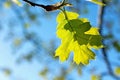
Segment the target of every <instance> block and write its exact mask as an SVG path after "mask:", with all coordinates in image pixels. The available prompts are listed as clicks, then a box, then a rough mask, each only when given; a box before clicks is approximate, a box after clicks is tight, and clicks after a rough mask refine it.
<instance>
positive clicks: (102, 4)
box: [87, 0, 105, 6]
mask: <svg viewBox="0 0 120 80" xmlns="http://www.w3.org/2000/svg"><path fill="white" fill-rule="evenodd" d="M87 1H90V2H92V3H95V4H98V5H100V6H105V4H104V3H102V2H101V1H100V0H87Z"/></svg>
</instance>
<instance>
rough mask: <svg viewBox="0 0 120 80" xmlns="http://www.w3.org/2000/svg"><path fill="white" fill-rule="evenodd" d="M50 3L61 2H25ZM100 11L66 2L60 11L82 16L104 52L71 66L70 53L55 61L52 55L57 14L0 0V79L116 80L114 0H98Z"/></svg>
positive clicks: (119, 10) (119, 42)
mask: <svg viewBox="0 0 120 80" xmlns="http://www.w3.org/2000/svg"><path fill="white" fill-rule="evenodd" d="M30 1H32V2H35V3H39V4H44V5H48V4H54V3H57V2H60V1H61V0H30ZM101 1H102V2H103V3H105V4H106V6H104V7H101V6H99V5H96V4H94V3H91V2H89V1H86V0H68V2H69V3H71V4H73V6H72V7H67V8H66V10H68V11H74V12H77V13H79V14H80V18H88V19H89V21H90V23H91V25H92V26H94V27H98V28H99V29H100V33H101V35H102V36H103V44H104V45H105V48H104V49H101V50H93V51H94V52H95V53H96V59H95V60H91V61H90V63H89V64H88V65H86V66H85V65H82V64H80V65H76V64H75V63H73V61H72V57H73V55H72V54H71V55H70V58H69V59H68V60H67V61H66V62H64V63H61V62H60V61H59V59H58V57H55V56H54V54H55V50H56V48H57V47H58V46H59V45H60V39H58V38H57V36H56V27H57V22H56V16H57V14H58V13H59V12H60V11H59V10H56V11H52V12H46V11H45V10H44V9H42V8H39V7H33V6H30V5H28V4H27V3H25V2H24V1H23V0H0V80H120V26H119V25H120V0H101Z"/></svg>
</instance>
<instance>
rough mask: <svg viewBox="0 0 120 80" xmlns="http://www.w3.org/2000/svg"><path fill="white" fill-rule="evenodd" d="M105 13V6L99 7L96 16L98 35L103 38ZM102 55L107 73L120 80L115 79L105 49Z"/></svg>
mask: <svg viewBox="0 0 120 80" xmlns="http://www.w3.org/2000/svg"><path fill="white" fill-rule="evenodd" d="M101 1H102V2H103V3H104V4H106V2H105V1H104V0H101ZM104 12H105V6H101V7H100V8H99V15H98V27H99V28H100V34H101V35H102V36H104V34H103V25H102V24H103V23H104V19H103V18H104V17H103V16H104V14H105V13H104ZM103 45H104V46H105V43H104V40H103ZM102 54H103V57H104V61H105V63H106V66H107V69H108V72H109V74H110V75H111V76H112V77H113V78H115V79H116V80H120V78H119V77H117V76H116V75H115V74H114V71H113V70H112V65H111V63H110V61H109V59H108V54H107V52H106V48H103V49H102Z"/></svg>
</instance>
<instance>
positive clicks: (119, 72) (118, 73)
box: [115, 67, 120, 76]
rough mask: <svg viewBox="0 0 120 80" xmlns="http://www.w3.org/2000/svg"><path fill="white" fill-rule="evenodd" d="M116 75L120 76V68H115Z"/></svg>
mask: <svg viewBox="0 0 120 80" xmlns="http://www.w3.org/2000/svg"><path fill="white" fill-rule="evenodd" d="M115 74H116V75H117V76H120V67H116V68H115Z"/></svg>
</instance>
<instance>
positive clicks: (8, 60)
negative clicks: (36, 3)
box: [0, 3, 115, 80]
mask: <svg viewBox="0 0 120 80" xmlns="http://www.w3.org/2000/svg"><path fill="white" fill-rule="evenodd" d="M88 4H89V5H90V6H89V11H90V12H89V14H87V15H86V14H82V15H80V17H81V18H88V19H89V21H90V22H91V25H92V26H97V16H98V13H97V11H98V8H99V7H98V5H95V4H91V3H88ZM23 6H24V5H23ZM21 8H22V7H21ZM35 10H37V11H38V10H39V9H38V8H36V7H33V11H35ZM42 10H43V9H42ZM3 11H4V12H2V13H3V14H4V13H5V14H4V15H6V16H5V20H3V21H6V22H8V21H7V18H8V17H11V15H12V16H14V14H13V13H12V12H10V13H9V14H8V13H7V12H8V11H11V9H5V8H4V10H3ZM56 12H57V13H58V11H56ZM56 16H57V14H56V15H52V16H51V18H49V19H44V18H42V20H41V25H40V27H38V30H36V32H37V33H38V34H39V36H40V37H41V38H42V39H43V41H44V42H46V43H47V42H49V41H50V40H51V39H55V40H56V41H57V42H58V43H57V44H60V40H59V39H58V38H57V37H56V26H57V22H56ZM0 17H1V16H0ZM18 26H20V25H18ZM6 27H7V25H4V29H3V30H2V31H0V32H1V34H0V68H4V67H5V68H10V69H12V72H13V73H12V74H11V76H6V75H5V74H4V73H3V72H2V71H1V72H0V80H43V79H42V78H41V77H40V76H38V72H39V71H41V69H42V68H43V67H46V66H47V63H43V64H40V63H39V62H37V61H36V60H33V61H32V62H30V63H29V62H23V63H22V64H16V56H17V55H16V54H13V53H12V49H11V45H12V42H11V41H9V40H8V41H5V35H6V34H7V28H6ZM36 27H37V26H36ZM96 52H97V53H99V54H96V55H97V56H96V60H92V61H91V63H90V64H89V65H88V66H86V68H85V69H84V71H83V73H85V74H86V75H85V76H83V77H79V76H78V74H77V73H76V71H72V73H71V74H70V75H71V76H76V79H74V80H90V74H89V73H88V69H89V68H91V67H93V66H98V67H99V66H102V69H100V68H98V74H99V73H100V72H101V70H103V69H104V68H105V65H104V63H102V62H101V58H102V57H99V56H102V55H101V53H100V51H96ZM114 52H115V51H114V50H113V53H114ZM98 63H99V64H98ZM68 64H69V61H66V62H64V63H60V62H59V61H56V62H51V63H50V64H49V65H50V66H51V69H54V71H55V72H56V73H57V71H59V70H58V68H59V66H66V67H68ZM87 68H88V69H87ZM105 70H106V69H105ZM105 70H103V71H105ZM54 74H55V73H54ZM50 76H51V74H50V75H49V77H50ZM52 76H53V75H52ZM86 76H87V77H86ZM19 78H20V79H19ZM68 78H69V77H68ZM106 78H107V80H113V79H112V78H111V77H106ZM103 80H106V79H103Z"/></svg>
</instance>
